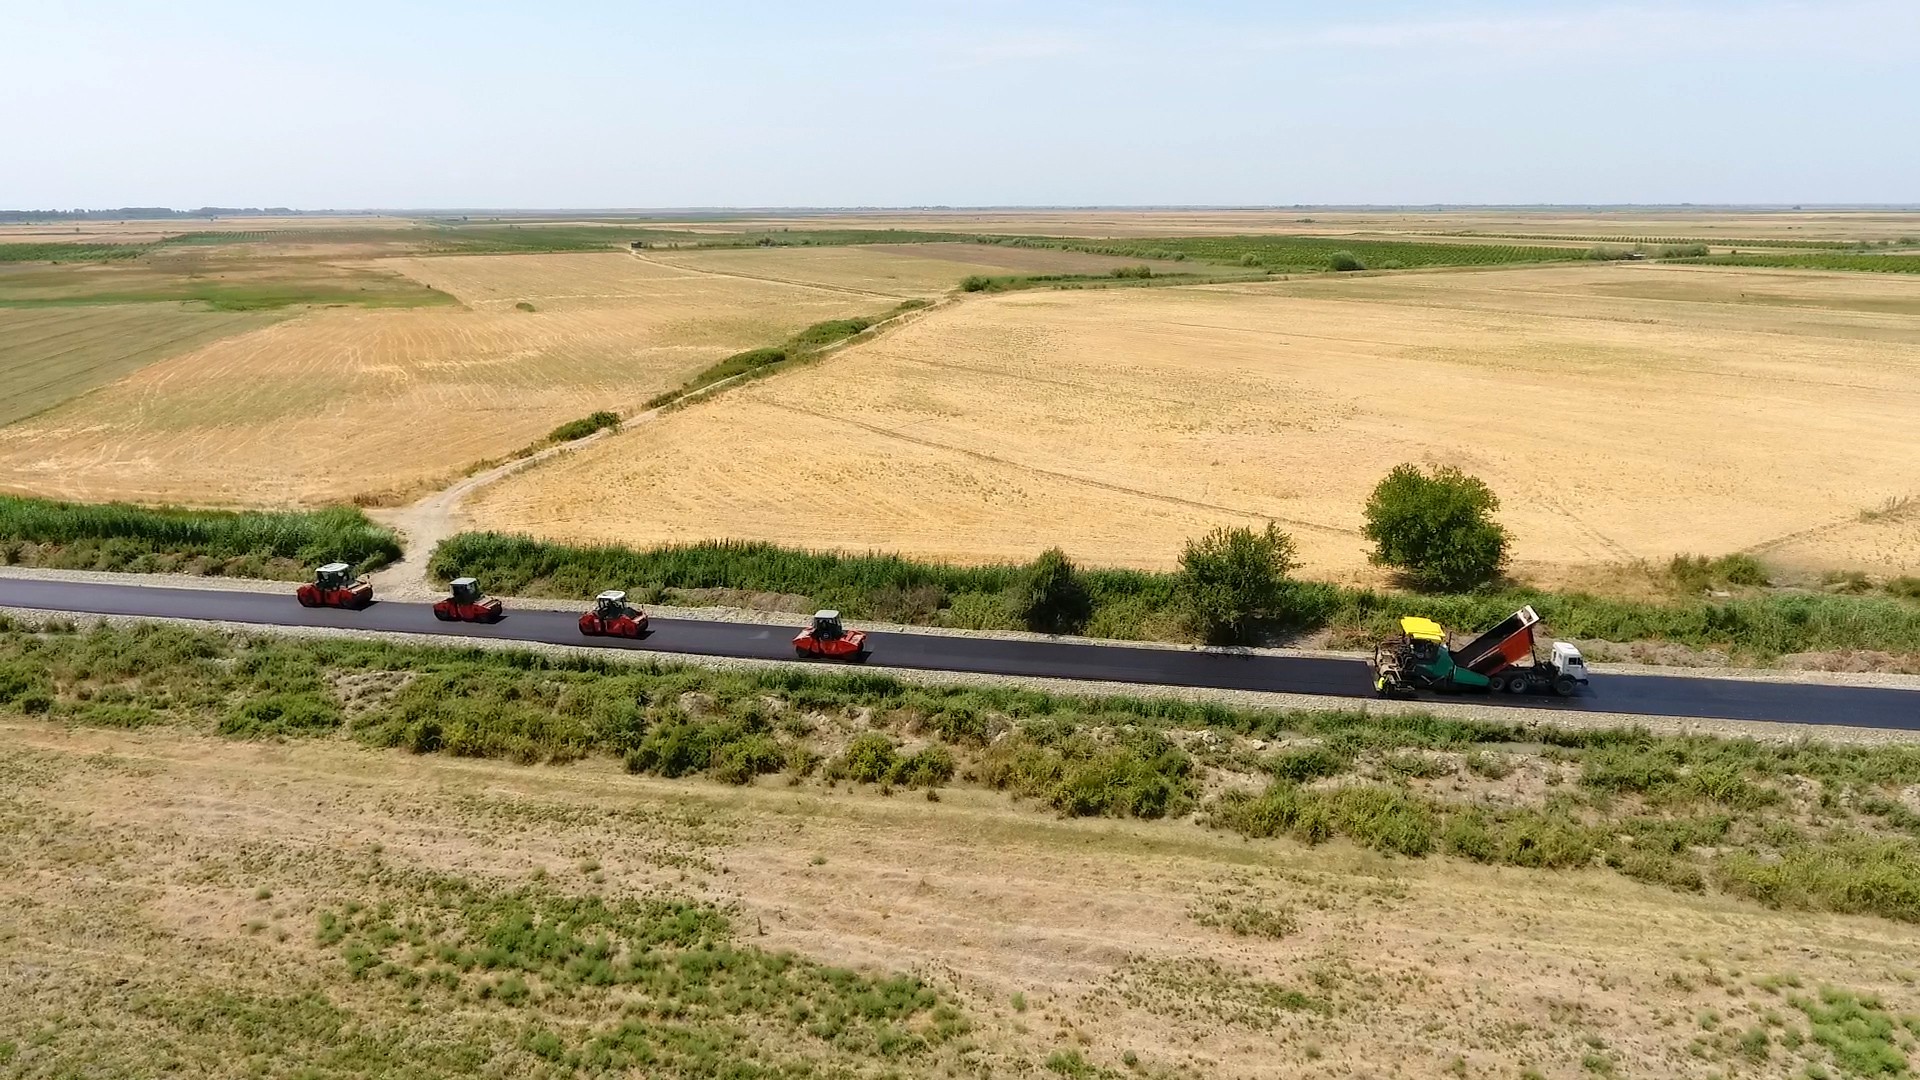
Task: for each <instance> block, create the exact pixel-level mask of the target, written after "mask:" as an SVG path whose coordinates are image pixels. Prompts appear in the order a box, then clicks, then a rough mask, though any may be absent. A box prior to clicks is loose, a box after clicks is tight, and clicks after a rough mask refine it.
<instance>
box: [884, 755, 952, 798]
mask: <svg viewBox="0 0 1920 1080" xmlns="http://www.w3.org/2000/svg"><path fill="white" fill-rule="evenodd" d="M953 772H954V763H953V753H952V752H951V751H949V750H948V749H947V748H946V747H944V746H928V747H924V748H922V749H919V750H916V751H914V752H913V753H911V754H908V755H907V756H905V757H903V758H901V759H899V760H898V761H897V762H895V763H894V766H893V771H892V773H891V779H892V781H893V782H894V783H896V784H902V785H905V786H907V787H917V788H936V787H939V786H940V785H942V784H944V783H946V782H947V781H949V780H952V779H953Z"/></svg>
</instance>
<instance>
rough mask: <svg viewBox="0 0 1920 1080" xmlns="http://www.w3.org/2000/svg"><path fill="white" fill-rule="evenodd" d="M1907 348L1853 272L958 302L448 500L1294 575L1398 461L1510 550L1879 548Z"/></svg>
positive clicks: (579, 522)
mask: <svg viewBox="0 0 1920 1080" xmlns="http://www.w3.org/2000/svg"><path fill="white" fill-rule="evenodd" d="M1916 346H1920V281H1910V280H1904V279H1902V280H1894V279H1891V278H1889V277H1881V276H1869V275H1833V274H1810V273H1791V272H1780V271H1738V272H1731V271H1725V270H1720V269H1707V268H1689V267H1663V266H1651V265H1585V264H1582V265H1576V266H1568V267H1554V268H1544V269H1523V270H1505V271H1490V272H1477V273H1432V274H1410V275H1393V276H1383V277H1375V278H1364V279H1324V278H1323V279H1303V280H1295V281H1289V282H1279V283H1273V284H1260V285H1228V286H1212V287H1197V288H1159V289H1118V290H1107V291H1086V292H1058V291H1047V292H1027V293H1020V294H1013V295H1007V296H999V297H986V298H969V299H968V300H966V301H964V302H962V303H959V304H955V305H949V306H948V307H946V308H943V309H942V310H939V311H936V312H933V313H930V314H929V315H927V316H926V317H924V318H922V319H919V320H917V321H914V322H912V323H910V324H908V325H905V326H902V327H900V328H899V329H897V330H895V331H892V332H889V333H887V334H885V335H883V336H881V337H880V338H879V339H877V340H875V341H873V342H871V343H869V344H865V345H862V346H859V347H857V348H854V349H851V350H848V351H845V352H843V353H840V354H838V355H836V356H834V357H832V358H830V359H829V360H827V361H825V362H823V363H821V364H819V365H816V366H814V367H810V368H807V369H804V370H800V371H796V372H791V373H788V374H785V375H782V376H780V377H777V378H774V379H770V380H766V381H763V382H760V383H756V384H752V385H750V386H747V387H744V388H741V389H739V390H736V391H732V392H729V393H727V394H725V395H722V396H721V397H719V398H717V399H715V400H712V401H710V402H706V403H703V404H700V405H696V406H694V407H691V408H688V409H686V410H683V411H680V412H677V413H673V414H670V415H668V416H666V417H664V418H663V419H662V420H661V421H660V422H658V423H654V424H649V425H645V426H642V427H638V428H635V429H633V430H631V431H629V432H626V433H623V434H622V435H620V436H619V437H617V438H614V439H610V440H607V441H605V442H603V443H601V444H599V445H596V446H594V447H592V448H589V449H587V450H585V451H583V452H582V453H580V454H579V455H576V456H574V457H571V458H569V459H566V460H564V461H562V462H557V463H554V464H550V465H547V466H543V467H541V468H538V469H535V470H532V471H529V472H527V473H525V474H522V475H520V476H517V477H513V478H509V479H508V480H506V481H504V482H502V483H501V484H499V485H497V486H495V487H493V488H491V489H489V490H487V491H485V492H483V493H481V495H480V496H479V497H478V498H477V499H476V500H475V501H474V502H473V503H472V504H471V505H470V510H471V513H472V516H473V518H474V520H475V521H476V522H478V523H480V524H483V525H486V526H489V527H498V528H507V529H525V530H529V531H532V532H535V533H537V534H541V535H545V536H551V537H556V538H565V539H570V540H593V539H600V540H608V541H620V542H625V543H634V544H645V543H652V542H660V541H685V540H697V539H707V538H713V537H751V538H758V539H766V540H773V541H778V542H782V543H789V544H802V545H809V546H821V547H836V548H843V549H852V550H867V549H884V550H898V551H902V552H906V553H910V554H916V555H925V556H933V557H940V558H950V559H961V560H993V559H1009V558H1012V559H1023V558H1029V557H1031V556H1032V555H1033V554H1034V553H1035V552H1037V551H1039V550H1040V549H1042V548H1045V547H1047V546H1049V545H1053V544H1060V545H1063V546H1064V547H1065V548H1066V549H1067V551H1068V552H1069V554H1071V555H1073V556H1074V557H1076V558H1079V559H1082V560H1084V561H1086V562H1088V563H1095V564H1111V565H1125V566H1138V567H1147V568H1164V567H1168V566H1171V565H1173V564H1174V562H1175V561H1176V559H1177V557H1178V555H1179V551H1180V548H1181V545H1182V543H1183V542H1184V541H1185V540H1186V539H1187V538H1188V537H1191V536H1193V535H1196V534H1198V533H1200V532H1202V531H1204V530H1205V529H1206V528H1209V527H1211V526H1213V525H1217V524H1257V523H1259V522H1261V521H1263V520H1267V519H1272V520H1275V521H1278V522H1279V523H1280V524H1281V526H1282V527H1283V528H1285V529H1287V530H1288V531H1290V532H1291V533H1292V534H1293V536H1294V538H1295V540H1296V541H1297V543H1298V544H1299V547H1300V550H1301V554H1302V556H1303V558H1304V560H1305V563H1306V569H1307V571H1308V572H1310V573H1312V574H1315V575H1318V576H1324V577H1331V578H1344V579H1366V578H1368V577H1369V576H1370V571H1369V570H1368V568H1367V567H1366V565H1365V559H1364V551H1365V544H1364V542H1363V540H1362V538H1361V537H1360V535H1359V527H1360V525H1361V509H1362V505H1363V503H1364V501H1365V498H1366V495H1367V492H1368V491H1369V490H1370V489H1371V487H1372V485H1373V484H1374V482H1375V481H1377V480H1378V479H1379V477H1380V476H1382V475H1383V474H1384V473H1385V472H1386V471H1387V470H1388V469H1390V468H1391V467H1392V466H1393V465H1395V464H1396V463H1399V462H1402V461H1420V462H1431V463H1445V464H1453V465H1458V466H1460V467H1461V468H1463V469H1466V470H1467V471H1469V472H1472V473H1474V474H1476V475H1479V476H1481V477H1483V478H1485V479H1486V480H1487V481H1488V482H1489V483H1491V484H1492V485H1493V487H1494V488H1495V490H1496V491H1497V492H1499V493H1500V495H1501V496H1502V497H1503V499H1504V500H1505V506H1504V508H1503V512H1502V518H1503V520H1504V521H1505V522H1506V523H1507V524H1508V526H1509V527H1510V528H1511V529H1512V530H1513V533H1514V537H1515V546H1514V553H1515V556H1516V561H1517V568H1518V569H1519V570H1521V571H1522V572H1523V573H1526V574H1529V575H1531V576H1534V577H1538V578H1544V579H1556V576H1557V575H1560V574H1562V573H1563V572H1565V571H1567V570H1569V569H1572V568H1578V567H1585V566H1591V565H1594V564H1605V563H1618V562H1622V561H1627V560H1634V559H1651V560H1664V559H1666V558H1667V557H1669V556H1671V555H1673V554H1675V553H1678V552H1705V553H1722V552H1728V551H1735V550H1741V549H1750V548H1758V549H1762V550H1764V551H1766V552H1768V553H1769V555H1770V557H1772V558H1774V559H1776V560H1778V561H1781V562H1783V563H1787V564H1804V565H1806V566H1810V567H1818V566H1822V565H1826V566H1839V567H1845V568H1859V569H1865V570H1869V571H1873V572H1876V573H1886V572H1898V571H1911V570H1912V569H1914V568H1915V567H1916V566H1920V514H1916V513H1913V512H1911V511H1910V510H1908V509H1902V510H1898V511H1896V512H1894V513H1891V514H1880V515H1875V514H1874V513H1873V512H1874V511H1875V510H1876V509H1877V508H1884V507H1886V506H1887V505H1888V503H1889V500H1894V501H1895V502H1896V503H1897V501H1898V500H1900V499H1902V498H1906V497H1908V496H1920V474H1916V473H1915V471H1914V468H1913V465H1914V460H1915V459H1914V448H1915V447H1916V446H1920V351H1917V350H1916ZM606 491H620V492H623V493H625V495H624V498H623V500H622V501H621V502H619V503H612V504H610V503H608V502H607V501H605V500H604V499H602V497H601V493H603V492H606ZM1908 505H1909V506H1910V505H1911V504H1908ZM622 507H631V510H623V509H622ZM1863 512H1866V517H1867V518H1870V520H1863Z"/></svg>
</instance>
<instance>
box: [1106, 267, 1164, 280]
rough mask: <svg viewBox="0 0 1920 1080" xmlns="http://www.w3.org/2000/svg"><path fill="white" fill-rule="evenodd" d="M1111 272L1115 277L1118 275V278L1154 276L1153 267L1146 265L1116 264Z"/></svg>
mask: <svg viewBox="0 0 1920 1080" xmlns="http://www.w3.org/2000/svg"><path fill="white" fill-rule="evenodd" d="M1109 273H1111V274H1112V275H1113V276H1114V277H1117V278H1136V279H1145V278H1150V277H1152V276H1153V267H1151V266H1146V265H1141V266H1116V267H1114V268H1113V269H1112V270H1111V271H1109Z"/></svg>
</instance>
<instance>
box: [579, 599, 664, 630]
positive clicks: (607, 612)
mask: <svg viewBox="0 0 1920 1080" xmlns="http://www.w3.org/2000/svg"><path fill="white" fill-rule="evenodd" d="M580 632H581V633H583V634H585V635H587V636H588V637H623V638H637V637H639V636H640V635H641V634H644V633H646V632H647V613H646V612H644V611H641V610H640V609H639V608H637V607H634V606H633V605H632V604H629V603H627V594H626V593H623V592H621V591H619V590H618V589H609V590H607V591H606V592H603V593H601V594H600V595H599V596H596V597H594V598H593V608H592V610H590V611H587V612H584V613H582V614H581V616H580Z"/></svg>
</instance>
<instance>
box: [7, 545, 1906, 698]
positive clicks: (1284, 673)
mask: <svg viewBox="0 0 1920 1080" xmlns="http://www.w3.org/2000/svg"><path fill="white" fill-rule="evenodd" d="M0 607H16V608H32V609H36V610H42V611H64V612H80V613H88V614H95V615H122V616H134V617H145V618H166V619H194V620H203V621H215V622H235V623H249V624H255V625H260V626H320V627H332V628H336V629H345V630H368V631H380V632H385V633H402V634H451V635H456V636H461V637H473V638H492V639H496V640H503V641H528V642H545V643H550V644H557V645H588V646H593V647H596V648H607V649H627V650H633V651H640V652H662V653H686V654H691V655H697V656H724V657H739V658H746V659H762V660H791V659H793V646H792V644H791V638H792V635H793V633H794V629H797V628H786V627H780V626H769V625H766V624H763V623H728V622H709V621H704V620H684V619H655V620H653V623H652V631H651V632H650V633H649V634H648V635H647V637H646V638H644V639H643V640H640V641H626V640H619V639H610V638H589V637H584V636H582V635H581V633H580V630H579V627H578V625H577V616H575V615H573V614H571V613H568V612H564V611H530V610H522V611H510V612H509V614H508V615H507V617H506V618H505V619H503V620H502V621H500V622H498V623H495V624H492V625H476V624H471V623H443V622H440V621H438V620H436V619H435V618H434V617H433V609H432V607H431V606H430V605H428V604H413V603H399V602H394V601H388V602H376V603H375V604H373V605H372V606H371V607H369V608H367V609H365V610H364V611H340V610H334V609H327V608H312V609H309V608H303V607H300V606H299V605H298V604H297V603H295V601H294V598H293V596H292V593H291V591H289V593H288V594H287V595H285V596H276V595H274V594H272V593H255V592H229V591H215V590H205V589H172V588H155V587H149V586H143V585H109V584H94V583H80V582H68V581H41V580H26V579H18V578H7V579H0ZM796 621H798V620H796ZM867 640H868V642H869V648H870V649H871V650H872V653H873V662H874V663H875V664H876V665H879V666H884V667H896V668H911V669H917V670H922V671H964V672H978V673H982V674H989V675H1020V676H1030V677H1045V678H1057V679H1095V680H1105V681H1110V682H1125V683H1144V684H1154V685H1163V686H1196V687H1209V688H1215V689H1223V690H1264V691H1276V692H1282V693H1294V694H1321V695H1326V696H1329V697H1342V698H1367V697H1371V696H1372V694H1373V689H1372V681H1371V676H1370V674H1369V672H1368V670H1367V665H1366V664H1365V663H1362V662H1360V661H1357V660H1340V659H1330V658H1313V657H1289V656H1259V655H1252V654H1246V653H1238V652H1229V651H1197V650H1178V649H1146V648H1138V647H1131V646H1125V645H1085V644H1076V643H1071V642H1048V641H1008V640H1003V639H995V638H976V637H949V636H946V635H938V634H902V633H888V634H872V635H870V636H869V637H868V639H867ZM1473 700H1475V701H1479V702H1484V703H1485V704H1488V705H1499V706H1507V707H1512V708H1554V709H1575V710H1582V711H1590V712H1611V713H1633V714H1639V715H1643V716H1686V717H1702V718H1708V719H1718V720H1771V721H1785V722H1791V723H1803V724H1850V725H1854V726H1858V727H1877V728H1890V729H1898V730H1906V731H1914V730H1920V691H1913V690H1899V689H1886V688H1878V687H1855V686H1825V685H1817V684H1809V683H1772V682H1755V681H1748V680H1739V679H1708V678H1691V677H1673V676H1658V675H1597V676H1596V677H1595V678H1594V681H1593V686H1592V687H1590V688H1589V689H1587V690H1585V691H1583V692H1582V693H1581V694H1579V695H1578V696H1577V697H1574V698H1569V699H1562V698H1516V697H1506V696H1491V697H1476V698H1474V699H1473Z"/></svg>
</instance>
